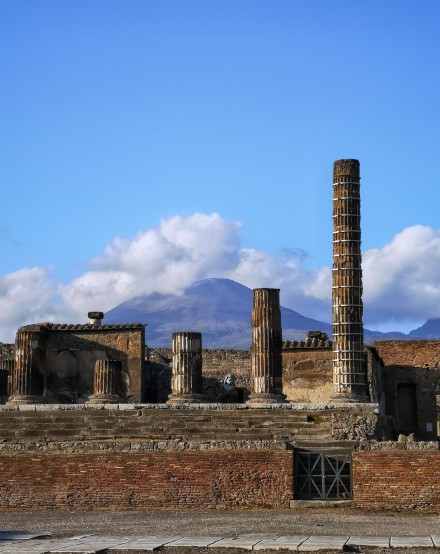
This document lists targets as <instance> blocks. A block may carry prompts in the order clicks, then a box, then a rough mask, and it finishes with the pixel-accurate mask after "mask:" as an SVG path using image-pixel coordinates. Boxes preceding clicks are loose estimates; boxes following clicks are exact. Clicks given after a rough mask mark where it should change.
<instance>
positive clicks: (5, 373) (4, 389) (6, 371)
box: [0, 360, 14, 401]
mask: <svg viewBox="0 0 440 554" xmlns="http://www.w3.org/2000/svg"><path fill="white" fill-rule="evenodd" d="M13 369H14V360H0V399H3V401H5V399H7V398H8V396H9V395H10V394H11V378H12V371H13Z"/></svg>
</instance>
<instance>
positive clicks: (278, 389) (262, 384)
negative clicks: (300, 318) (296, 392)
mask: <svg viewBox="0 0 440 554" xmlns="http://www.w3.org/2000/svg"><path fill="white" fill-rule="evenodd" d="M281 333H282V331H281V312H280V291H279V289H255V290H254V299H253V307H252V354H251V356H252V393H251V396H250V398H249V402H283V401H284V400H285V396H284V395H283V394H282V361H281V344H282V335H281Z"/></svg>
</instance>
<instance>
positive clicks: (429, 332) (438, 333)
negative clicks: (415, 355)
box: [408, 317, 440, 340]
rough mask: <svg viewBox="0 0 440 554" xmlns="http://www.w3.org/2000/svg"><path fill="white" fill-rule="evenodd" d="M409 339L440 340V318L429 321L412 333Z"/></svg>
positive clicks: (409, 334)
mask: <svg viewBox="0 0 440 554" xmlns="http://www.w3.org/2000/svg"><path fill="white" fill-rule="evenodd" d="M408 339H413V340H416V339H440V317H433V318H431V319H428V321H426V322H425V323H424V324H423V325H422V326H421V327H418V328H417V329H414V330H413V331H410V332H409V333H408Z"/></svg>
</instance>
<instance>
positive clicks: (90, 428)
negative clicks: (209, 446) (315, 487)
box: [0, 405, 332, 444]
mask: <svg viewBox="0 0 440 554" xmlns="http://www.w3.org/2000/svg"><path fill="white" fill-rule="evenodd" d="M55 408H56V407H51V408H50V409H43V407H42V406H41V407H38V409H36V410H35V411H24V410H21V409H20V410H8V409H5V408H3V409H1V410H0V443H3V444H4V443H29V442H33V443H35V442H46V443H47V442H69V441H75V442H76V441H103V440H127V441H128V440H130V441H133V440H139V441H145V440H159V441H170V440H179V441H187V442H188V441H257V440H258V441H272V442H273V441H284V442H286V443H288V444H294V443H295V444H296V443H297V442H301V443H308V442H312V443H317V444H321V443H322V442H327V441H331V414H332V411H331V410H319V411H317V410H295V409H264V408H249V409H243V408H241V409H231V406H228V407H227V408H225V409H222V408H218V407H217V408H216V409H214V408H210V407H208V406H206V407H201V406H198V407H194V408H192V407H185V408H181V407H173V408H171V407H168V406H164V405H149V406H148V407H133V408H132V409H127V408H126V409H99V408H98V409H91V408H90V407H82V406H75V409H68V408H66V407H64V409H63V407H62V406H59V407H58V409H55Z"/></svg>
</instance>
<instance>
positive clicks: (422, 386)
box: [373, 340, 440, 440]
mask: <svg viewBox="0 0 440 554" xmlns="http://www.w3.org/2000/svg"><path fill="white" fill-rule="evenodd" d="M373 347H374V349H375V350H376V351H377V353H378V355H379V356H380V358H381V359H382V360H383V363H384V366H385V367H384V369H383V383H382V386H383V392H384V397H385V403H384V411H385V413H386V414H387V415H388V416H390V417H392V418H393V420H394V422H395V426H396V430H397V434H396V437H395V438H397V435H398V434H399V433H403V434H409V433H415V435H416V437H417V438H418V439H420V440H432V439H435V438H436V437H437V436H438V433H437V400H436V388H437V386H438V383H439V381H440V341H438V340H426V341H425V340H414V341H377V342H375V343H373ZM412 390H413V391H414V392H413V399H412V400H411V398H405V395H406V396H407V397H408V395H409V396H411V391H412ZM399 406H400V407H399ZM412 410H413V411H414V422H413V425H412V426H411V422H409V423H408V421H407V418H408V417H409V416H408V414H409V413H410V412H411V411H412Z"/></svg>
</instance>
